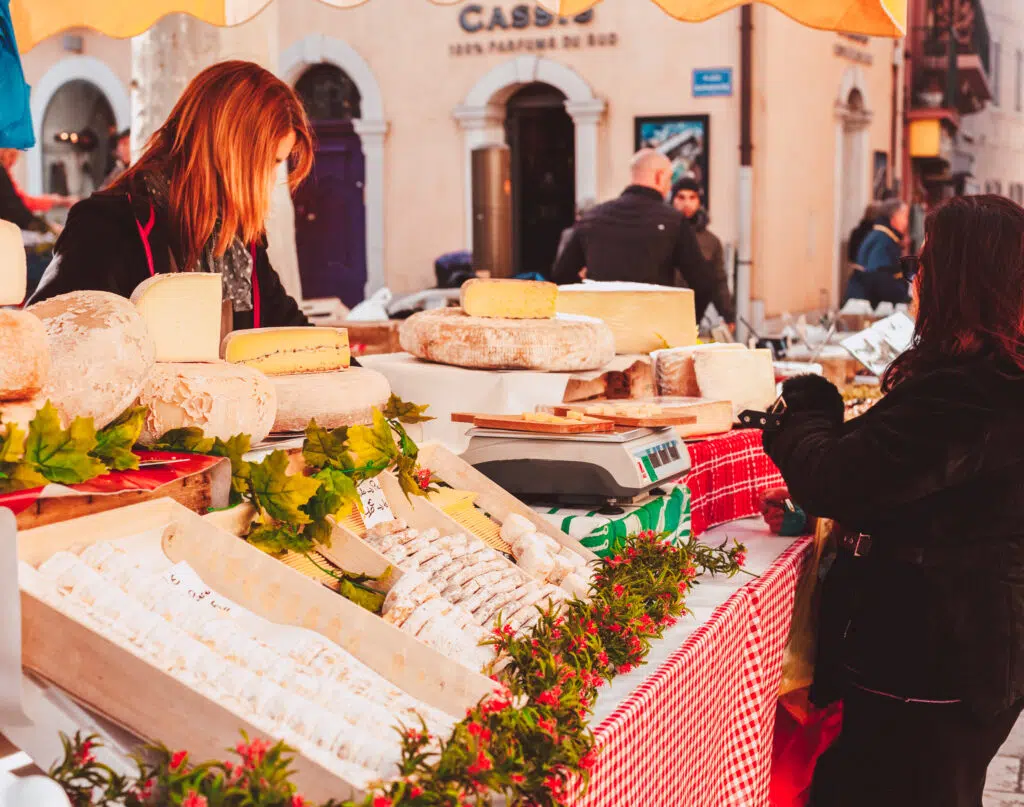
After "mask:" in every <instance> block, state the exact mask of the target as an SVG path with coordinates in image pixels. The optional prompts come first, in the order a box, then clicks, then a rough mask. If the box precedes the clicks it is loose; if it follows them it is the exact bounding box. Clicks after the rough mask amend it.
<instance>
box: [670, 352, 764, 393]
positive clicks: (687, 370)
mask: <svg viewBox="0 0 1024 807" xmlns="http://www.w3.org/2000/svg"><path fill="white" fill-rule="evenodd" d="M705 350H746V347H745V346H744V345H741V344H740V343H739V342H713V343H711V344H708V345H692V346H690V347H674V348H669V349H667V350H656V351H655V352H654V353H652V354H651V358H653V359H654V377H655V379H656V381H657V384H658V394H659V395H681V396H683V397H684V398H699V397H700V394H701V392H700V387H699V386H698V385H697V374H696V373H695V372H694V369H693V357H694V356H695V355H696V354H697V353H700V352H702V351H705Z"/></svg>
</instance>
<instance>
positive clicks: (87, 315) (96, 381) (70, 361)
mask: <svg viewBox="0 0 1024 807" xmlns="http://www.w3.org/2000/svg"><path fill="white" fill-rule="evenodd" d="M27 310H28V311H30V312H31V313H33V314H35V315H36V316H37V317H39V319H40V320H41V321H42V323H43V326H44V327H45V328H46V334H47V341H48V342H49V346H50V363H51V370H50V375H49V377H48V379H47V382H46V384H45V385H44V386H43V391H42V393H41V395H42V397H43V398H44V399H46V398H48V399H49V400H50V401H51V402H52V403H53V405H54V406H56V407H57V409H58V410H59V411H60V413H61V415H62V416H63V418H64V421H65V422H71V421H72V420H74V419H75V418H76V417H91V418H92V419H93V421H94V423H95V425H96V428H98V429H102V428H103V427H104V426H106V425H107V424H108V423H110V421H112V420H113V419H114V418H116V417H117V416H118V415H120V414H121V413H122V412H123V411H124V410H125V409H127V408H128V407H129V406H131V404H132V402H133V401H134V400H135V399H136V398H137V397H138V395H139V392H140V391H141V390H142V385H143V383H144V382H145V380H146V376H147V375H148V374H149V371H150V368H152V367H153V361H154V353H155V349H154V347H153V339H152V337H150V335H149V331H148V330H146V325H145V323H144V322H143V321H142V317H141V316H140V315H139V312H138V311H137V310H136V308H135V306H133V305H132V304H131V303H130V302H129V301H128V300H126V299H125V298H124V297H121V296H119V295H117V294H110V293H109V292H105V291H73V292H70V293H68V294H61V295H58V296H57V297H51V298H50V299H49V300H44V301H43V302H41V303H36V304H35V305H32V306H29V308H28V309H27Z"/></svg>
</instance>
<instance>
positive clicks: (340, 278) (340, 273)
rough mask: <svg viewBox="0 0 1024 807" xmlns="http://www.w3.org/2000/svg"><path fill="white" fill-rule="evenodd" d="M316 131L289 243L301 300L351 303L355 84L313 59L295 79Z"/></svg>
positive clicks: (357, 251)
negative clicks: (296, 263) (294, 257)
mask: <svg viewBox="0 0 1024 807" xmlns="http://www.w3.org/2000/svg"><path fill="white" fill-rule="evenodd" d="M295 90H296V92H297V93H298V94H299V97H300V98H301V99H302V103H303V105H304V106H305V108H306V114H307V115H308V116H309V119H310V121H311V123H312V125H313V131H314V133H315V135H316V162H315V164H314V166H313V173H311V174H310V176H309V178H308V179H307V180H306V181H305V182H304V183H303V184H302V185H301V186H300V187H299V188H298V189H297V190H296V192H295V244H296V249H297V252H298V258H299V273H300V275H301V277H302V294H303V296H304V297H306V298H307V299H311V298H316V297H340V298H341V300H342V302H344V303H345V305H347V306H349V307H351V306H354V305H355V304H356V303H358V302H360V301H361V300H362V299H363V295H364V291H365V286H366V210H365V205H364V202H363V187H364V185H365V182H366V164H365V159H364V156H363V149H362V144H361V143H360V140H359V135H358V134H357V133H356V130H355V127H354V124H353V121H354V120H356V119H358V118H359V117H360V113H361V110H360V105H361V98H360V95H359V89H358V88H357V87H356V85H355V83H354V82H353V81H352V79H351V78H350V77H349V76H348V74H346V73H345V71H343V70H342V69H341V68H340V67H337V66H336V65H332V64H317V65H313V66H312V67H310V68H309V69H308V70H306V71H305V72H304V73H303V74H302V76H301V77H300V78H299V80H298V81H297V82H296V83H295Z"/></svg>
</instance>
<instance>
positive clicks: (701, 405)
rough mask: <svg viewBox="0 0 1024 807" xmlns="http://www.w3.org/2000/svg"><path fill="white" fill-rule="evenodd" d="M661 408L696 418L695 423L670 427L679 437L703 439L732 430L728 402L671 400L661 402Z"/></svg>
mask: <svg viewBox="0 0 1024 807" xmlns="http://www.w3.org/2000/svg"><path fill="white" fill-rule="evenodd" d="M661 406H663V407H664V408H665V409H670V410H671V411H672V412H676V411H680V413H681V414H684V415H692V416H694V417H695V418H697V421H696V422H695V423H685V424H683V425H680V426H673V427H672V428H673V429H675V430H676V434H678V435H679V436H680V437H703V436H705V435H711V434H722V433H723V432H727V431H729V430H731V429H732V422H733V414H732V403H730V402H729V401H713V400H710V399H707V398H673V399H671V400H668V399H665V400H663V401H662V402H661Z"/></svg>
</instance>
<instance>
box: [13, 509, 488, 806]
mask: <svg viewBox="0 0 1024 807" xmlns="http://www.w3.org/2000/svg"><path fill="white" fill-rule="evenodd" d="M123 539H132V540H133V541H139V542H140V543H141V545H145V546H147V547H160V548H161V549H162V551H163V553H164V554H165V555H166V556H167V558H168V559H169V560H170V561H171V562H172V563H179V562H181V561H186V562H187V563H188V564H189V565H190V566H191V567H192V569H194V571H195V572H196V573H197V574H198V575H199V576H200V577H201V578H202V581H203V584H204V585H205V586H207V587H209V588H210V589H212V590H213V591H214V592H216V593H217V594H219V595H221V596H222V597H225V598H228V599H230V600H231V601H233V602H234V603H236V604H238V605H239V606H241V607H242V608H245V609H248V610H249V611H251V612H252V613H254V614H255V615H257V616H258V617H262V618H264V619H266V620H268V621H270V622H273V623H277V624H278V625H285V626H294V627H301V628H306V629H308V630H311V631H314V632H316V633H319V634H320V635H321V636H323V637H325V638H326V639H328V640H330V641H332V642H334V643H336V644H337V645H339V646H340V647H341V648H343V649H344V650H346V651H347V652H348V653H350V654H351V655H352V656H354V657H355V658H356V659H357V660H359V661H361V662H362V663H363V664H365V665H366V666H367V667H369V668H370V669H372V670H373V671H375V672H376V673H378V674H379V675H381V676H382V677H383V678H385V679H387V681H389V682H390V683H391V684H394V685H396V686H397V687H400V688H401V689H402V690H404V691H405V692H406V693H408V695H410V696H412V697H413V698H416V699H418V700H419V701H422V702H423V703H425V704H427V705H429V706H431V707H433V708H435V709H437V710H440V711H441V712H443V713H445V714H447V715H449V716H451V717H452V718H453V719H456V718H458V717H461V716H462V715H463V714H464V712H465V710H466V709H467V708H468V707H470V706H471V705H473V704H474V703H476V702H477V701H478V700H479V699H480V698H481V697H483V696H484V695H485V694H486V693H487V692H489V691H490V689H491V688H492V686H493V685H492V682H490V681H489V680H488V679H486V678H484V677H483V676H481V675H478V674H473V673H471V672H469V671H468V670H467V669H466V668H464V667H462V666H461V665H458V664H456V663H454V662H452V661H450V660H449V659H447V658H445V657H444V656H442V655H441V654H439V653H437V652H435V651H433V650H431V649H430V648H428V647H426V646H424V645H422V644H420V643H418V642H417V641H416V640H415V639H412V638H410V637H408V636H406V635H405V634H403V633H401V631H399V630H397V629H396V628H393V627H392V626H390V625H387V624H382V621H381V620H380V619H379V618H378V617H376V616H375V615H373V614H371V613H369V612H367V611H365V610H363V609H362V608H360V607H359V606H357V605H354V604H353V603H351V602H349V601H347V600H345V599H344V598H342V597H339V596H338V595H337V594H334V593H332V592H331V591H328V590H327V589H325V588H324V587H323V586H321V585H319V584H318V583H316V582H314V581H312V580H310V579H308V578H307V577H305V576H304V575H302V574H300V573H298V572H296V571H295V570H293V569H289V568H288V567H287V566H285V565H284V564H282V563H279V562H278V561H276V560H274V559H273V558H271V557H269V556H267V555H265V554H263V553H262V552H260V551H259V550H257V549H255V548H254V547H251V546H249V545H248V544H246V543H244V542H242V541H239V540H237V538H235V537H233V536H232V535H230V534H228V533H226V532H224V531H223V530H221V529H218V527H217V526H216V524H215V523H213V522H212V521H210V520H209V519H204V518H201V517H200V516H197V515H196V514H194V513H192V512H191V511H189V510H187V509H186V508H184V507H182V506H181V505H179V504H177V503H176V502H174V501H172V500H170V499H162V500H157V501H153V502H147V503H144V504H141V505H136V506H132V507H126V508H122V509H120V510H116V511H110V512H105V513H100V514H97V515H92V516H87V517H84V518H80V519H75V520H73V521H67V522H62V523H60V524H53V525H49V526H45V527H40V528H37V529H34V530H28V531H25V532H22V533H21V534H20V535H19V536H18V555H19V559H20V560H22V561H25V562H26V563H28V564H29V565H31V566H33V567H36V566H38V565H39V564H41V563H42V562H44V561H45V560H47V559H48V558H49V557H50V556H51V555H53V554H54V553H56V552H59V551H62V550H72V549H74V550H81V549H84V548H86V547H88V546H90V545H92V544H96V543H101V542H108V541H120V540H123ZM21 607H22V616H23V643H22V653H23V665H24V666H25V667H26V668H27V669H29V670H31V671H32V672H34V673H36V674H38V675H40V676H41V677H43V678H45V679H47V680H49V681H50V682H52V683H54V684H56V685H57V686H59V687H60V688H61V689H63V690H65V691H66V692H67V693H68V694H70V695H71V696H72V697H74V698H75V699H76V700H78V701H79V702H81V703H82V704H84V705H86V706H88V707H89V708H91V709H92V710H94V711H96V712H97V713H99V714H101V715H103V716H104V717H106V718H108V719H109V720H111V721H113V722H114V723H116V724H118V725H120V726H122V727H123V728H125V729H127V730H128V731H130V732H131V733H133V734H135V735H137V736H139V737H141V738H144V739H146V740H151V741H156V740H159V741H160V742H163V743H166V744H168V745H169V746H171V747H188V748H189V750H190V751H191V752H192V753H193V754H194V755H195V756H196V757H197V758H216V757H217V756H219V755H220V754H221V753H223V749H224V748H227V747H232V746H233V745H234V744H235V742H237V739H238V736H239V734H238V732H239V731H240V730H245V731H247V732H248V733H249V735H250V737H262V738H265V739H267V735H266V734H265V733H264V732H263V731H261V730H260V729H258V728H257V727H256V726H254V725H252V724H249V723H248V722H247V721H246V720H244V719H242V718H241V717H240V716H239V715H238V714H237V713H236V712H234V711H232V710H230V709H229V708H227V707H226V706H224V705H222V704H220V703H218V702H216V701H214V700H211V699H210V698H209V697H207V696H205V695H204V694H202V693H201V692H200V691H198V690H197V689H194V688H192V687H191V686H189V685H186V684H185V683H184V682H183V681H182V680H180V679H178V678H176V677H173V676H172V675H171V674H169V673H166V672H164V671H162V670H161V669H159V668H158V667H156V666H155V665H153V664H151V663H150V662H148V661H146V660H144V659H143V658H141V657H140V656H138V655H136V654H135V653H133V652H132V651H129V650H128V649H126V648H124V647H122V646H121V645H120V644H118V643H116V642H115V641H113V640H112V639H109V638H106V637H105V636H103V635H100V634H99V633H97V632H95V631H93V630H92V629H90V628H89V627H87V626H86V624H85V622H84V621H80V620H79V619H76V618H74V617H73V616H70V615H68V614H65V613H63V612H62V611H60V610H57V609H56V608H55V607H53V606H51V605H49V604H47V603H46V602H44V601H43V600H41V599H38V598H37V597H35V596H34V595H32V594H30V593H28V592H27V591H24V590H23V591H22V593H21ZM397 722H398V721H397V718H396V724H397ZM294 767H295V769H296V771H297V782H298V783H299V785H300V787H301V788H302V790H303V792H304V793H306V795H307V796H308V797H310V798H314V799H317V800H324V799H327V798H329V797H334V798H338V797H342V798H345V797H349V796H353V795H356V794H357V793H358V789H357V788H356V786H354V785H352V783H350V782H347V781H346V780H344V779H342V778H339V777H338V776H337V775H336V774H335V773H332V772H331V771H328V770H327V769H326V768H325V767H323V766H321V765H320V764H318V763H317V762H314V761H313V760H312V759H310V758H308V757H306V756H304V755H298V756H297V758H296V760H295V763H294Z"/></svg>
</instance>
